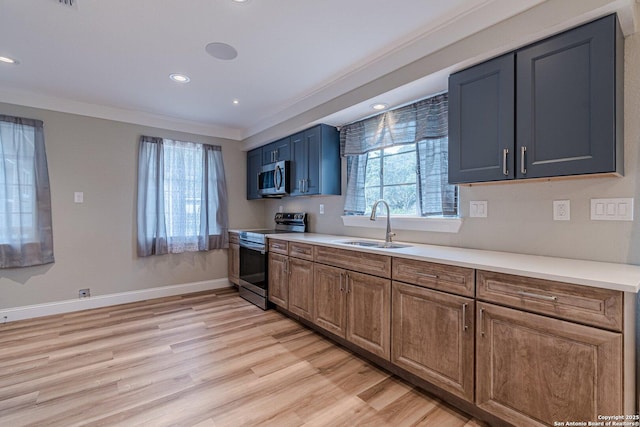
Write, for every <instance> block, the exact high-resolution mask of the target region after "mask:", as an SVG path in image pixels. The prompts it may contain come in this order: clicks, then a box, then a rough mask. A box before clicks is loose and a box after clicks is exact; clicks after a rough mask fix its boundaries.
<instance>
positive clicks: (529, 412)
mask: <svg viewBox="0 0 640 427" xmlns="http://www.w3.org/2000/svg"><path fill="white" fill-rule="evenodd" d="M476 321H477V324H476V336H477V338H476V358H477V361H476V373H477V377H476V404H477V405H478V406H479V407H480V408H482V409H484V410H486V411H488V412H491V413H493V414H495V415H496V416H498V417H500V418H503V419H505V420H507V421H508V422H510V423H512V424H515V425H527V426H547V425H553V423H554V421H567V420H570V421H574V420H575V421H594V420H598V415H602V414H622V413H623V402H622V386H623V385H622V334H620V333H615V332H608V331H603V330H601V329H597V328H593V327H590V326H583V325H578V324H575V323H571V322H567V321H564V320H557V319H551V318H548V317H545V316H541V315H537V314H530V313H525V312H522V311H519V310H513V309H510V308H504V307H500V306H496V305H492V304H487V303H478V304H477V319H476Z"/></svg>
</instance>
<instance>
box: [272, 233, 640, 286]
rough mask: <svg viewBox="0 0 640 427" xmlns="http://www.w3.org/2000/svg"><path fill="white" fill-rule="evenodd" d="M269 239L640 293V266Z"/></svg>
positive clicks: (314, 238) (334, 239) (318, 237)
mask: <svg viewBox="0 0 640 427" xmlns="http://www.w3.org/2000/svg"><path fill="white" fill-rule="evenodd" d="M267 238H271V239H280V240H287V241H291V242H300V243H307V244H313V245H319V246H327V247H332V248H339V249H348V250H354V251H358V252H367V253H372V254H380V255H388V256H393V257H397V258H406V259H413V260H418V261H428V262H434V263H440V264H449V265H454V266H458V267H467V268H474V269H478V270H486V271H493V272H496V273H505V274H514V275H519V276H527V277H532V278H536V279H544V280H553V281H557V282H565V283H572V284H576V285H583V286H591V287H596V288H604V289H610V290H616V291H622V292H631V293H637V292H638V291H639V290H640V266H636V265H631V264H617V263H608V262H600V261H587V260H577V259H570V258H555V257H548V256H541V255H526V254H518V253H511V252H499V251H489V250H482V249H469V248H458V247H452V246H437V245H428V244H421V243H411V242H397V243H401V244H406V245H409V246H408V247H405V248H397V249H384V248H369V247H362V246H352V245H346V244H344V243H339V241H346V240H371V241H372V240H374V239H368V238H360V237H352V236H335V235H330V234H316V233H283V234H267Z"/></svg>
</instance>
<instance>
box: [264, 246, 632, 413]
mask: <svg viewBox="0 0 640 427" xmlns="http://www.w3.org/2000/svg"><path fill="white" fill-rule="evenodd" d="M276 243H277V242H276ZM284 243H286V242H281V243H279V244H280V246H281V248H280V249H281V252H283V253H276V252H277V251H275V252H269V299H270V301H272V302H274V303H275V304H277V305H279V306H280V307H283V308H285V309H287V310H289V312H291V313H293V314H295V315H298V316H300V317H301V318H303V319H306V320H308V321H310V322H312V323H313V324H314V325H315V326H317V327H318V328H319V329H323V330H325V331H328V332H330V333H331V334H333V335H334V336H338V337H341V338H343V339H345V340H347V341H349V342H350V343H352V344H354V345H355V346H356V347H357V348H360V349H362V350H365V351H366V352H367V353H364V352H363V354H364V355H365V356H367V354H374V355H376V356H379V357H381V358H383V359H386V360H387V361H389V362H391V364H392V365H394V366H395V367H398V368H400V369H401V371H402V372H405V373H408V374H410V375H412V376H414V377H418V378H420V379H421V380H424V381H426V382H428V383H430V384H433V385H434V386H437V387H438V388H440V389H441V390H444V391H445V392H448V393H450V394H451V395H453V396H456V397H457V398H460V399H464V400H466V401H467V402H470V403H471V404H473V405H470V406H471V409H470V408H469V407H467V410H471V411H473V410H477V411H478V412H480V413H481V414H485V416H489V417H493V416H495V417H497V419H499V420H502V421H504V422H505V423H509V424H512V425H516V426H553V425H554V423H556V422H566V421H576V422H579V421H584V422H588V421H594V420H598V415H611V414H623V413H624V410H625V409H627V408H623V401H624V400H623V383H624V381H623V380H624V376H623V348H622V345H623V334H622V333H621V332H620V331H622V302H623V299H622V293H621V292H619V291H611V290H609V291H607V290H602V289H594V288H589V287H583V286H578V285H573V284H569V283H559V282H550V281H548V280H541V279H532V278H528V277H521V276H513V275H507V274H502V273H492V272H486V271H480V270H478V271H475V270H473V269H469V268H466V267H465V268H462V267H454V266H447V265H443V264H434V263H428V262H422V261H415V260H406V259H402V258H396V257H394V258H393V259H391V258H390V257H385V256H381V255H377V254H368V253H364V252H356V253H355V254H349V252H352V251H348V250H344V249H334V248H323V247H319V246H312V245H308V244H302V243H299V244H293V245H291V246H290V247H289V249H288V250H289V252H288V253H289V255H290V256H286V255H284V251H285V250H286V249H287V247H286V246H285V245H284ZM296 245H298V246H300V247H299V248H298V247H297V246H296ZM275 249H278V248H275ZM312 254H313V261H312V260H311V259H312V257H311V255H312ZM328 263H330V264H333V265H326V264H328ZM392 265H393V269H392V268H391V267H392ZM347 266H348V268H345V267H347ZM360 269H361V271H365V272H367V273H363V272H355V271H353V270H360ZM392 270H393V271H392ZM369 273H370V274H369ZM379 276H382V277H379ZM391 279H393V282H392V281H391ZM406 282H409V283H406ZM589 325H591V326H589ZM379 361H380V360H379ZM380 362H381V363H386V362H382V361H380ZM416 380H417V378H416ZM453 396H452V397H453ZM460 402H462V401H460ZM502 421H501V422H502ZM498 424H500V423H498ZM556 425H557V424H556Z"/></svg>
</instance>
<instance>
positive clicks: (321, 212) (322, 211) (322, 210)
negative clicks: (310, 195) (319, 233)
mask: <svg viewBox="0 0 640 427" xmlns="http://www.w3.org/2000/svg"><path fill="white" fill-rule="evenodd" d="M320 215H324V205H323V204H320Z"/></svg>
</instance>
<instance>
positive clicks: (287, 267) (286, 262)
mask: <svg viewBox="0 0 640 427" xmlns="http://www.w3.org/2000/svg"><path fill="white" fill-rule="evenodd" d="M283 264H284V274H289V259H288V258H287V259H285V260H284V262H283Z"/></svg>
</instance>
